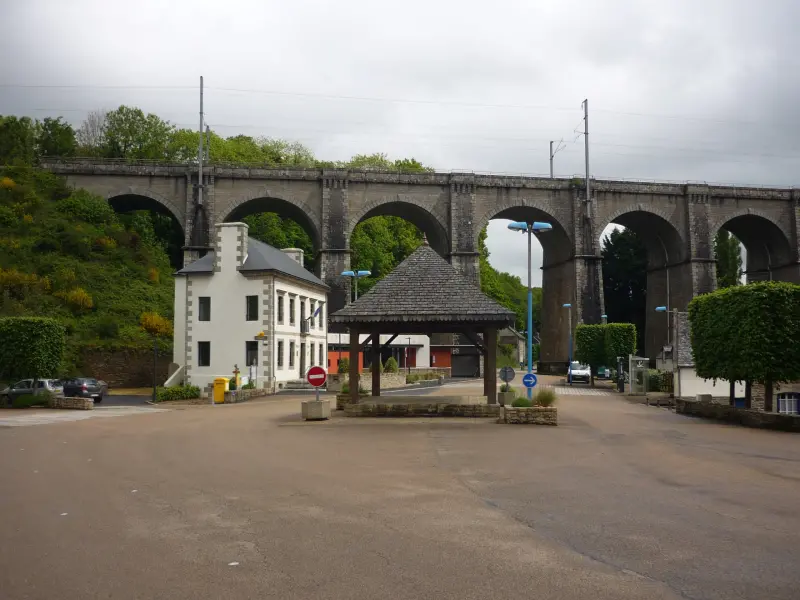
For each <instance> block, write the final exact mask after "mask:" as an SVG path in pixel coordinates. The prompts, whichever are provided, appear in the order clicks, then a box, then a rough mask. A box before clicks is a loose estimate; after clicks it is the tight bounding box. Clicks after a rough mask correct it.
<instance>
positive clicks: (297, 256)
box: [282, 248, 303, 267]
mask: <svg viewBox="0 0 800 600" xmlns="http://www.w3.org/2000/svg"><path fill="white" fill-rule="evenodd" d="M282 252H285V253H286V254H288V255H289V256H290V257H291V259H292V260H294V261H297V262H299V263H300V266H301V267H302V266H303V251H302V250H301V249H300V248H284V249H283V250H282Z"/></svg>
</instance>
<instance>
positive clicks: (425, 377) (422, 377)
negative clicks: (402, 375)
mask: <svg viewBox="0 0 800 600" xmlns="http://www.w3.org/2000/svg"><path fill="white" fill-rule="evenodd" d="M431 379H439V374H438V373H431V372H428V373H409V374H408V375H406V383H416V382H418V381H429V380H431Z"/></svg>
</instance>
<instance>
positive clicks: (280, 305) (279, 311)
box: [278, 296, 283, 325]
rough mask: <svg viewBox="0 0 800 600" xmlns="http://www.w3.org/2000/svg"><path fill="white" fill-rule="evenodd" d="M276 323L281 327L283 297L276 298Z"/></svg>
mask: <svg viewBox="0 0 800 600" xmlns="http://www.w3.org/2000/svg"><path fill="white" fill-rule="evenodd" d="M278 323H280V324H281V325H283V296H278Z"/></svg>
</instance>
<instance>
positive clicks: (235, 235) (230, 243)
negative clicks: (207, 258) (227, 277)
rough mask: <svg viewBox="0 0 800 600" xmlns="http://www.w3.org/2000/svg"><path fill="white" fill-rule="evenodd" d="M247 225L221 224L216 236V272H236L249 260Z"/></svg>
mask: <svg viewBox="0 0 800 600" xmlns="http://www.w3.org/2000/svg"><path fill="white" fill-rule="evenodd" d="M247 231H248V227H247V224H246V223H220V224H219V225H217V226H216V227H215V232H214V233H215V235H214V272H215V273H216V272H218V271H228V270H233V271H235V270H236V269H237V268H239V267H241V266H242V265H243V264H244V261H245V260H247V239H248V236H247Z"/></svg>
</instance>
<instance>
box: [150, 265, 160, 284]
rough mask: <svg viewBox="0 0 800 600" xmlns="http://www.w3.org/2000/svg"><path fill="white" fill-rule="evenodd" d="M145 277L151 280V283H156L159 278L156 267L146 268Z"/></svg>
mask: <svg viewBox="0 0 800 600" xmlns="http://www.w3.org/2000/svg"><path fill="white" fill-rule="evenodd" d="M147 279H148V280H149V281H152V282H153V283H158V282H159V281H160V279H161V275H160V273H159V272H158V269H156V268H155V267H150V268H149V269H148V270H147Z"/></svg>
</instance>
